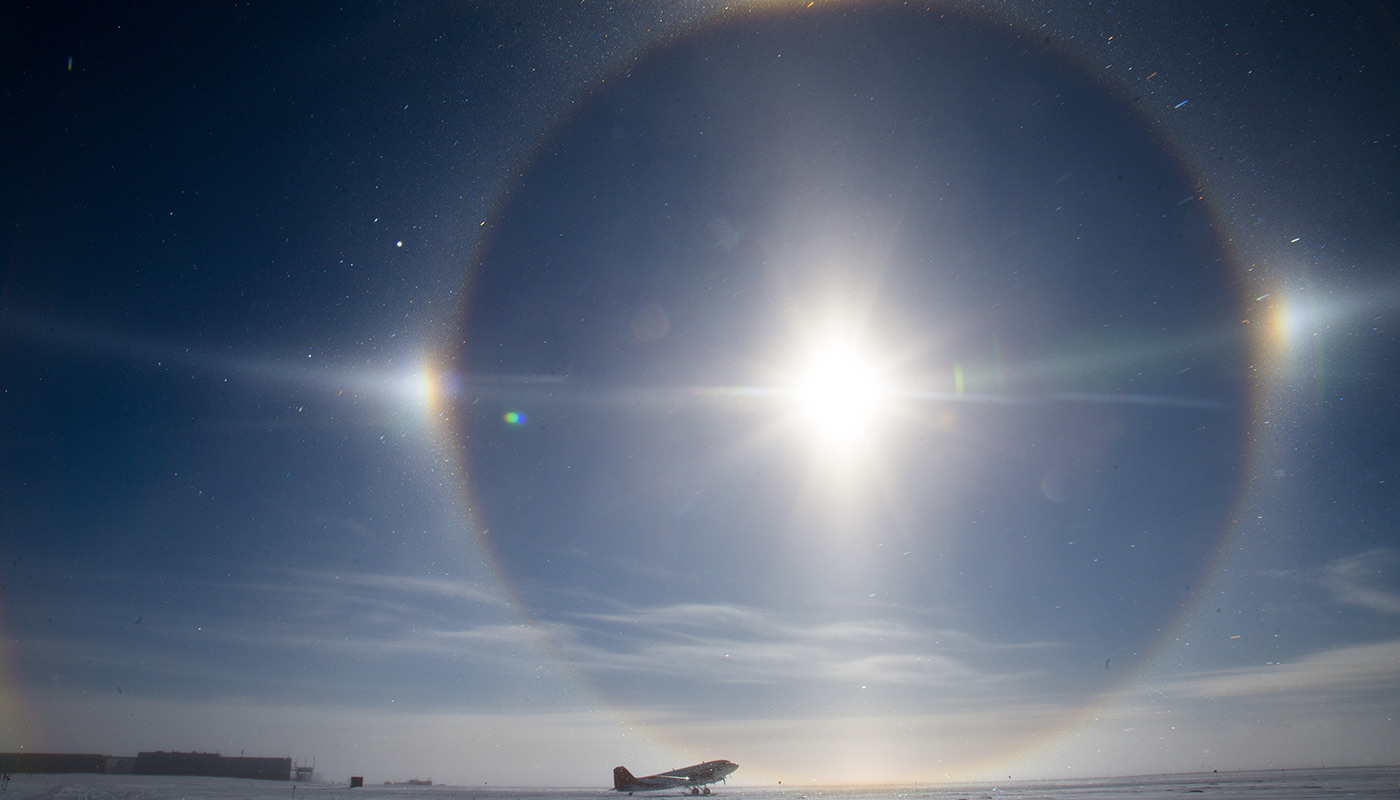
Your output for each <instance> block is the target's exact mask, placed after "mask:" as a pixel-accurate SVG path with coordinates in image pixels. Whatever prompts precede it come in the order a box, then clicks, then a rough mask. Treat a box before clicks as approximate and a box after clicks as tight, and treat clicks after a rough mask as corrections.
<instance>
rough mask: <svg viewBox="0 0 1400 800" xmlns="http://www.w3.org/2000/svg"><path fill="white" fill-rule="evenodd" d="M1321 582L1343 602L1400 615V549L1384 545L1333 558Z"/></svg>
mask: <svg viewBox="0 0 1400 800" xmlns="http://www.w3.org/2000/svg"><path fill="white" fill-rule="evenodd" d="M1322 585H1323V587H1324V588H1326V589H1327V590H1328V591H1330V592H1331V593H1332V596H1333V597H1335V598H1336V600H1337V601H1338V602H1340V603H1347V604H1348V605H1353V606H1361V607H1362V608H1367V609H1370V610H1371V611H1374V612H1376V613H1378V614H1400V552H1397V551H1396V550H1394V549H1392V548H1384V547H1382V548H1377V549H1375V550H1368V551H1366V552H1364V553H1357V554H1356V555H1352V556H1347V557H1346V558H1342V559H1338V560H1336V561H1333V562H1332V563H1331V564H1328V565H1327V567H1326V569H1325V570H1324V572H1323V576H1322Z"/></svg>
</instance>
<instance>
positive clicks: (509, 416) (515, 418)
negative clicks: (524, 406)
mask: <svg viewBox="0 0 1400 800" xmlns="http://www.w3.org/2000/svg"><path fill="white" fill-rule="evenodd" d="M501 419H502V420H504V421H505V423H506V424H507V425H513V426H516V427H519V426H521V425H524V424H525V412H524V411H507V412H506V413H505V414H503V415H501Z"/></svg>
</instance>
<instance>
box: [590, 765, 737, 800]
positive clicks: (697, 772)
mask: <svg viewBox="0 0 1400 800" xmlns="http://www.w3.org/2000/svg"><path fill="white" fill-rule="evenodd" d="M738 768H739V765H738V764H735V763H734V762H733V761H725V760H724V759H720V760H718V761H706V762H705V763H703V764H696V765H694V766H691V767H681V768H680V769H673V770H671V771H670V772H662V773H659V774H656V775H648V776H646V777H645V778H634V777H632V773H631V772H628V771H627V768H626V767H617V768H615V769H614V770H613V789H614V790H615V791H619V792H626V793H628V794H632V793H633V792H655V791H659V790H661V789H681V790H683V791H684V790H688V791H689V792H690V793H691V794H709V793H710V789H709V787H708V786H706V784H709V783H718V782H720V781H723V780H724V779H725V778H726V777H728V775H729V773H731V772H733V771H734V770H736V769H738Z"/></svg>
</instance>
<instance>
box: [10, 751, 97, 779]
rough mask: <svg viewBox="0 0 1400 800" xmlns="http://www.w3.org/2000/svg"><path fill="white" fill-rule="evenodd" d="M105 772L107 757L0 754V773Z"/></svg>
mask: <svg viewBox="0 0 1400 800" xmlns="http://www.w3.org/2000/svg"><path fill="white" fill-rule="evenodd" d="M106 771H107V756H98V755H89V754H84V753H0V772H18V773H24V774H61V773H66V772H91V773H102V772H106Z"/></svg>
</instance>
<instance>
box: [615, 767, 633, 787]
mask: <svg viewBox="0 0 1400 800" xmlns="http://www.w3.org/2000/svg"><path fill="white" fill-rule="evenodd" d="M636 782H637V779H636V778H634V777H632V773H630V772H628V771H627V768H626V767H614V768H613V788H614V789H616V790H617V791H619V792H620V791H622V790H623V789H626V788H627V787H629V786H632V785H634V784H636Z"/></svg>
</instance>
